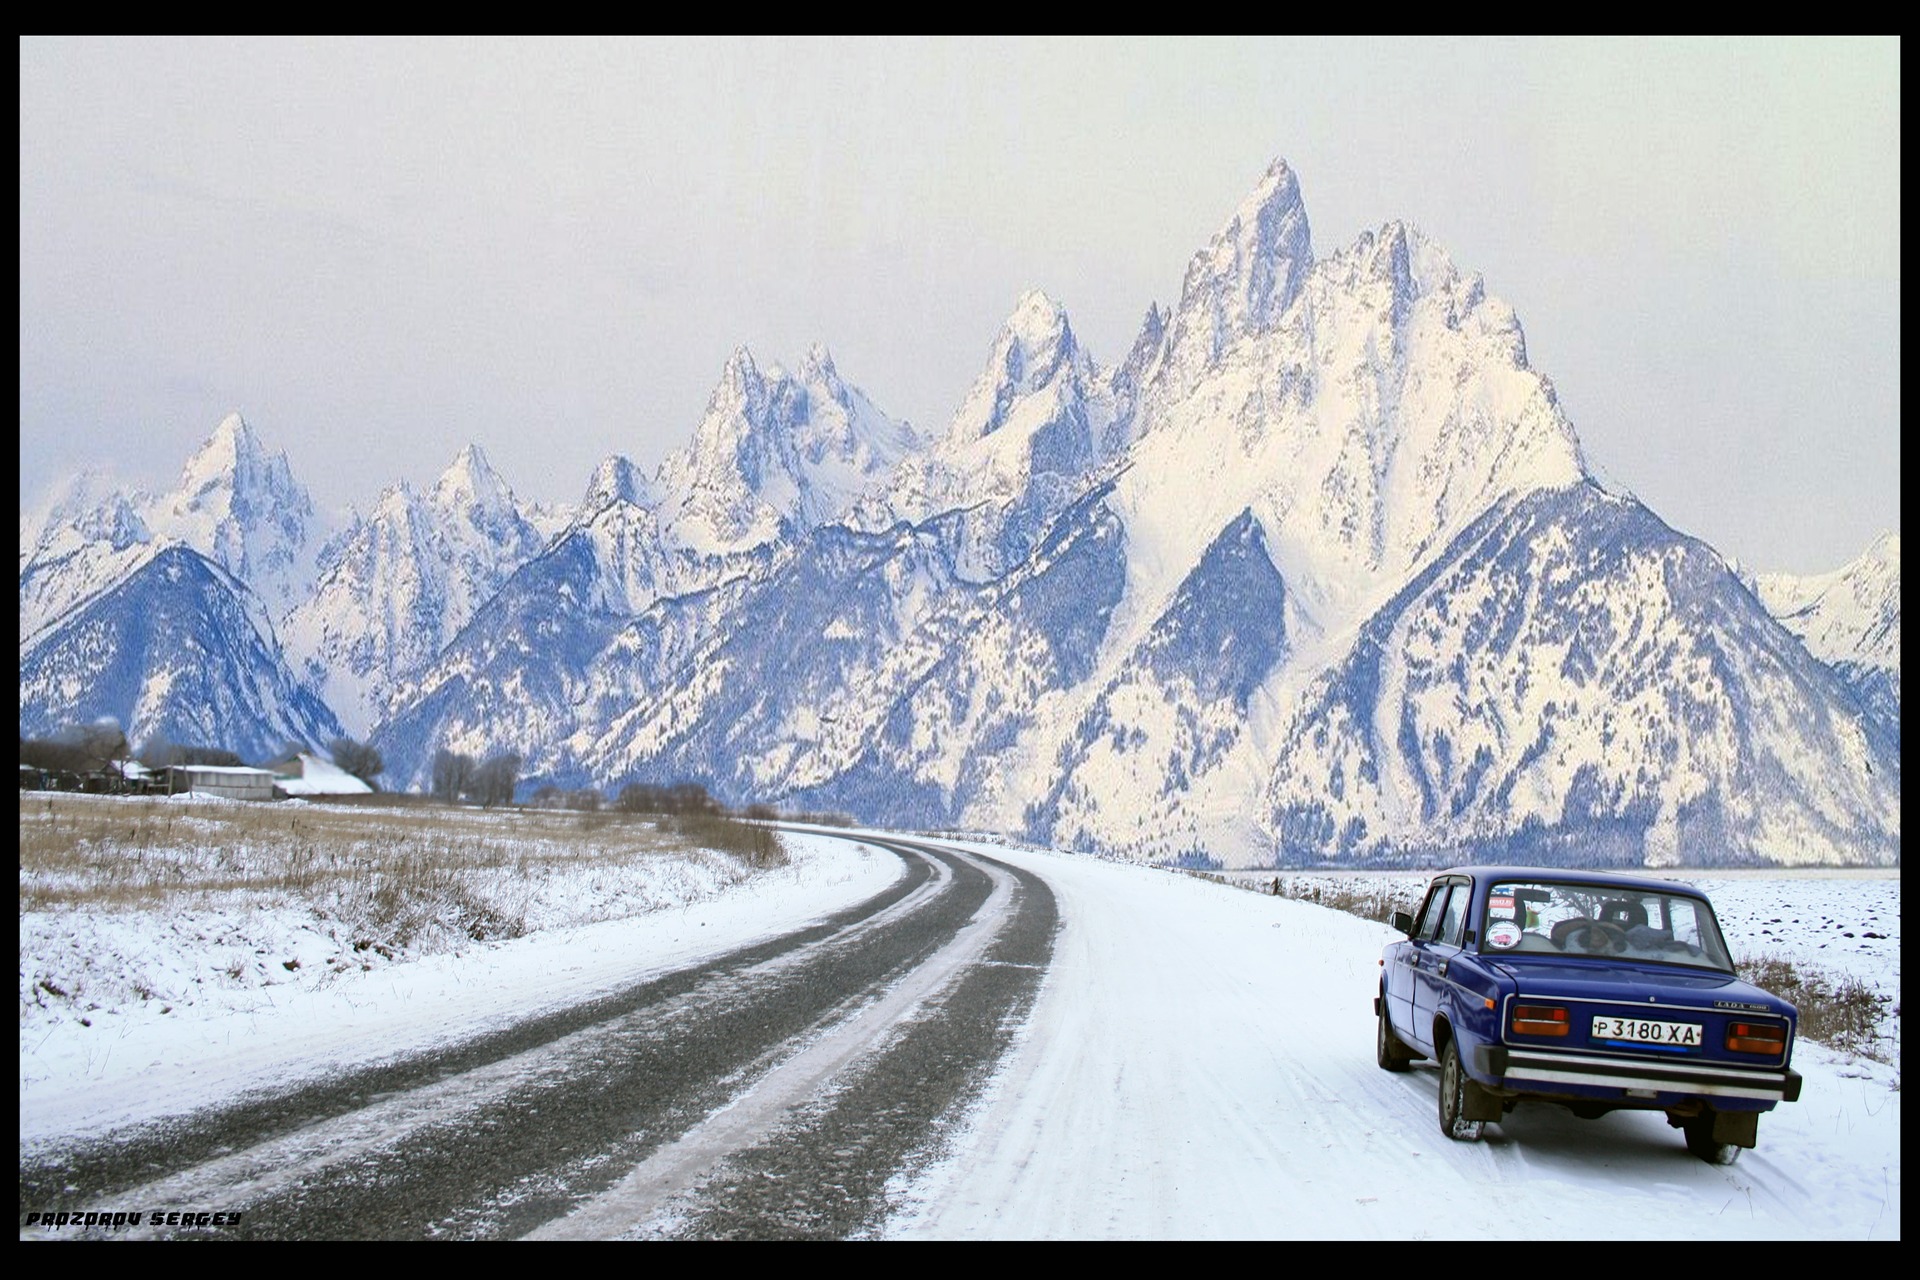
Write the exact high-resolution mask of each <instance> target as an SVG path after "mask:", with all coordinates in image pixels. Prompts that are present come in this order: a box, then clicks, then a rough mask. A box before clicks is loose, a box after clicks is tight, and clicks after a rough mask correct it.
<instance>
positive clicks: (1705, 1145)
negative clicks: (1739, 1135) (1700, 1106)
mask: <svg viewBox="0 0 1920 1280" xmlns="http://www.w3.org/2000/svg"><path fill="white" fill-rule="evenodd" d="M1680 1128H1681V1132H1683V1133H1685V1134H1686V1135H1687V1150H1689V1151H1691V1152H1693V1154H1694V1155H1696V1156H1699V1157H1700V1158H1701V1159H1702V1160H1705V1161H1706V1162H1707V1163H1708V1164H1732V1163H1733V1162H1734V1161H1735V1160H1738V1159H1739V1158H1740V1151H1741V1148H1740V1147H1738V1146H1736V1145H1734V1144H1733V1143H1731V1142H1715V1141H1714V1140H1713V1112H1711V1111H1706V1112H1702V1113H1701V1114H1700V1115H1697V1116H1688V1117H1687V1118H1686V1120H1684V1121H1683V1122H1682V1123H1681V1126H1680Z"/></svg>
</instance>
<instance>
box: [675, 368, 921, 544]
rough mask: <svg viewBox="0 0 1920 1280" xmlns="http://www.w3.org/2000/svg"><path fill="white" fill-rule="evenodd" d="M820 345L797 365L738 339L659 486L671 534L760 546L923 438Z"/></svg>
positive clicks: (828, 510) (869, 478)
mask: <svg viewBox="0 0 1920 1280" xmlns="http://www.w3.org/2000/svg"><path fill="white" fill-rule="evenodd" d="M918 443H919V442H918V439H917V437H916V436H915V434H914V432H913V430H912V428H911V427H910V426H909V425H908V424H906V423H904V422H901V421H897V420H895V419H893V418H890V417H888V416H887V415H886V414H884V413H882V412H880V411H879V410H878V409H876V408H875V407H874V406H873V404H872V402H871V401H869V400H868V399H867V397H866V396H865V395H864V394H863V393H862V392H861V391H860V390H859V388H857V387H855V386H853V385H852V384H850V383H848V382H847V381H846V380H845V379H844V378H843V377H842V376H841V374H840V371H839V369H838V368H837V367H836V366H835V365H834V362H833V358H832V356H831V355H829V354H828V353H827V350H826V348H825V347H823V346H820V345H818V344H815V345H814V346H813V347H812V348H811V349H810V350H809V351H808V352H807V355H806V358H805V359H803V360H802V362H801V364H800V372H799V374H798V376H796V375H794V374H792V373H789V372H787V371H786V370H785V369H784V368H783V367H781V366H780V365H777V364H771V365H767V366H765V367H764V369H763V368H762V367H761V366H759V365H757V364H756V363H755V362H754V359H753V356H752V354H751V353H750V352H748V351H747V349H746V348H745V347H739V348H736V349H735V351H734V353H733V355H732V356H731V357H730V358H729V359H728V361H727V364H726V367H725V369H724V370H723V371H722V373H721V378H720V383H719V385H718V386H717V387H716V388H715V389H714V393H713V395H712V397H711V398H710V399H709V400H708V402H707V411H706V413H705V414H704V415H703V416H702V418H701V420H700V424H699V425H698V426H697V427H696V428H695V429H694V433H693V439H692V440H691V441H689V442H688V444H687V445H686V447H685V448H683V449H681V450H679V451H678V452H676V453H674V454H672V455H670V456H669V457H668V458H667V459H666V460H665V461H663V462H662V463H661V464H660V468H659V470H658V472H657V473H656V474H655V476H654V482H653V488H654V492H655V494H657V495H658V503H659V509H660V515H661V519H660V526H661V529H662V530H663V532H664V533H665V535H666V537H667V541H668V543H670V544H672V545H675V546H678V547H679V548H681V549H683V550H687V551H693V552H696V553H698V554H701V555H710V554H719V555H726V554H731V553H732V552H736V551H745V550H748V549H750V548H752V547H756V546H760V545H763V544H765V543H767V542H770V541H773V540H775V539H776V538H778V537H780V536H782V530H789V531H791V530H794V529H806V528H812V527H813V526H815V525H818V524H820V523H822V522H824V521H826V520H829V519H832V518H834V517H836V516H838V515H840V514H841V513H842V512H844V511H845V510H846V509H847V508H848V506H850V505H851V503H852V502H853V501H854V500H855V499H856V498H857V497H858V496H859V495H860V494H861V493H862V492H864V491H865V490H866V489H868V488H869V487H870V486H872V485H873V484H875V483H876V482H877V481H879V480H880V479H881V478H882V477H883V476H884V475H885V474H886V473H887V472H889V471H891V470H892V469H893V467H894V466H895V465H896V464H897V463H899V462H900V460H901V459H902V458H903V457H905V456H907V455H908V454H909V453H911V452H912V451H913V450H914V449H916V448H917V447H918Z"/></svg>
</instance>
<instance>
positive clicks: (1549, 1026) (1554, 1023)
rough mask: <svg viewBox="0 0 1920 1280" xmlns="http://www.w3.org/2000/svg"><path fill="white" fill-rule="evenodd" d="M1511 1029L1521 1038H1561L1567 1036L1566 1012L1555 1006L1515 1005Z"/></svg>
mask: <svg viewBox="0 0 1920 1280" xmlns="http://www.w3.org/2000/svg"><path fill="white" fill-rule="evenodd" d="M1513 1029H1514V1030H1515V1031H1516V1032H1518V1033H1519V1034H1521V1035H1523V1036H1563V1035H1565V1034H1567V1011H1566V1010H1565V1009H1562V1008H1561V1007H1560V1006H1559V1005H1557V1004H1520V1005H1515V1006H1514V1007H1513Z"/></svg>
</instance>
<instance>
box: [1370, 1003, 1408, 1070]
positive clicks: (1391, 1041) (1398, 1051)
mask: <svg viewBox="0 0 1920 1280" xmlns="http://www.w3.org/2000/svg"><path fill="white" fill-rule="evenodd" d="M1375 1022H1376V1023H1377V1027H1378V1029H1377V1030H1375V1031H1374V1033H1373V1060H1374V1061H1375V1062H1377V1063H1379V1064H1380V1069H1381V1070H1382V1071H1405V1070H1406V1069H1407V1064H1408V1063H1409V1062H1411V1061H1413V1053H1412V1051H1411V1050H1409V1049H1408V1048H1407V1046H1406V1045H1404V1044H1402V1043H1401V1042H1400V1037H1399V1036H1396V1035H1395V1034H1393V1027H1392V1026H1390V1025H1389V1024H1388V1022H1387V1002H1386V998H1385V997H1384V996H1383V997H1382V998H1381V1000H1380V1016H1379V1017H1378V1018H1377V1019H1375Z"/></svg>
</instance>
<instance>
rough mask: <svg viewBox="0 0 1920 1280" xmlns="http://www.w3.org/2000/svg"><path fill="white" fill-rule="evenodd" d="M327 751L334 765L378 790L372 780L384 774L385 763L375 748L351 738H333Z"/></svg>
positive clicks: (378, 786)
mask: <svg viewBox="0 0 1920 1280" xmlns="http://www.w3.org/2000/svg"><path fill="white" fill-rule="evenodd" d="M327 751H328V752H329V753H330V754H331V755H332V756H333V762H334V763H335V764H337V765H339V766H340V767H341V768H342V769H345V770H346V771H347V772H348V773H350V774H352V775H353V776H354V777H356V778H358V779H360V781H362V782H364V783H366V784H367V785H368V786H370V787H372V788H373V789H374V790H376V791H378V790H379V789H380V785H379V784H378V783H376V782H375V781H374V779H375V778H376V777H378V776H380V774H382V773H384V772H386V768H387V762H386V761H385V760H383V759H381V758H380V752H379V750H378V749H377V748H375V747H370V746H368V745H367V744H366V743H364V742H355V741H354V740H353V739H352V738H335V739H334V740H333V741H332V742H329V743H328V744H327Z"/></svg>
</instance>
